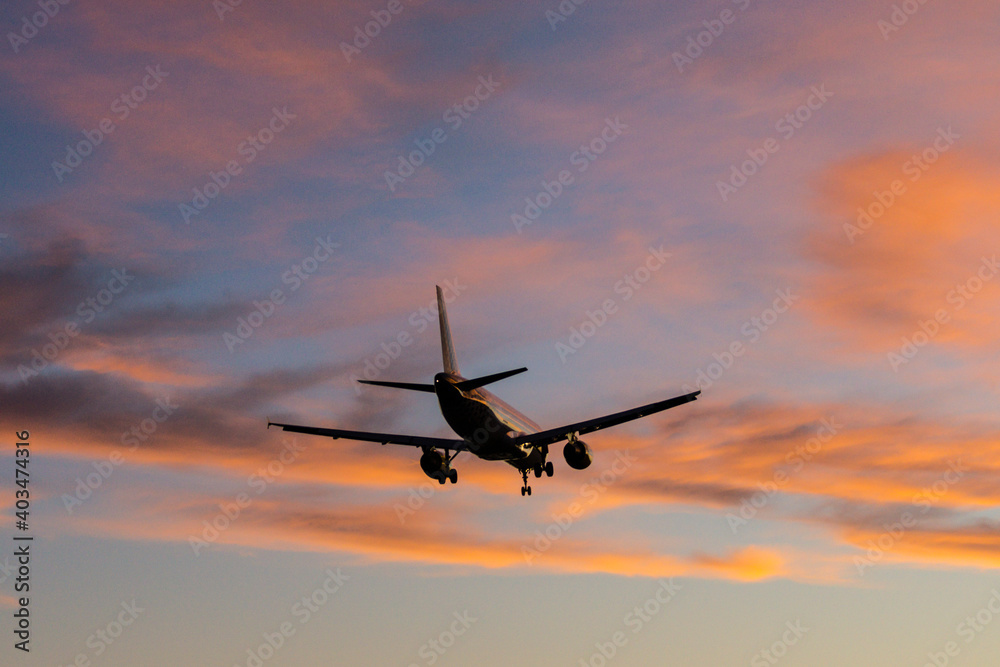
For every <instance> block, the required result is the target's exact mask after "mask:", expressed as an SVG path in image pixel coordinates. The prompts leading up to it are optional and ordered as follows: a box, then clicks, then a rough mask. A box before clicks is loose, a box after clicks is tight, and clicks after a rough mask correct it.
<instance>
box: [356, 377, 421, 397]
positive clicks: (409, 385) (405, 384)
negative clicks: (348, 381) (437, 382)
mask: <svg viewBox="0 0 1000 667" xmlns="http://www.w3.org/2000/svg"><path fill="white" fill-rule="evenodd" d="M358 382H360V383H361V384H374V385H378V386H379V387H393V388H395V389H409V390H410V391H426V392H428V393H431V394H433V393H434V385H432V384H412V383H410V382H378V381H376V380H358Z"/></svg>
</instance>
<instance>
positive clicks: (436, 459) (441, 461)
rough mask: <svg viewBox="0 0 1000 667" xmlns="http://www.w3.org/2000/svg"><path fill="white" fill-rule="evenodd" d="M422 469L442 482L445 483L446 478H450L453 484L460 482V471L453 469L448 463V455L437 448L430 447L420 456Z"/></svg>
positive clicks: (432, 477)
mask: <svg viewBox="0 0 1000 667" xmlns="http://www.w3.org/2000/svg"><path fill="white" fill-rule="evenodd" d="M420 469H421V470H423V471H424V474H425V475H427V476H428V477H430V478H431V479H436V480H437V481H438V482H440V483H441V484H444V482H445V480H450V481H451V483H452V484H455V483H456V482H458V471H456V470H453V469H452V468H451V466H450V465H449V464H448V459H447V457H445V455H444V454H443V453H442V452H439V451H438V450H436V449H428V450H426V451H425V452H424V453H423V454H422V455H421V456H420Z"/></svg>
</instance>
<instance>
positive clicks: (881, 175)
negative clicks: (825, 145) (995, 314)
mask: <svg viewBox="0 0 1000 667" xmlns="http://www.w3.org/2000/svg"><path fill="white" fill-rule="evenodd" d="M933 140H934V137H928V146H933V143H932V141H933ZM940 143H943V142H940ZM922 148H923V147H921V146H913V147H911V148H908V149H898V150H883V151H875V152H872V153H870V154H866V155H859V156H856V157H854V158H851V159H849V160H846V161H843V162H841V163H839V164H836V165H834V166H832V167H831V168H830V169H828V170H827V172H826V173H825V174H824V175H823V177H822V179H821V186H820V188H821V193H822V194H821V196H820V199H819V203H820V206H821V207H822V210H823V212H824V214H825V216H826V218H827V220H828V221H829V222H828V224H827V225H825V226H823V227H817V228H815V229H814V230H813V231H812V232H811V233H810V234H809V236H808V238H807V241H806V249H807V253H808V254H809V255H810V256H811V257H812V258H814V259H815V260H816V261H817V262H818V263H819V267H820V269H819V270H817V271H815V272H814V273H813V275H812V277H811V280H810V283H811V284H810V290H811V291H812V292H813V294H814V295H815V298H811V299H809V300H807V301H804V307H805V308H806V309H808V310H809V311H810V312H811V313H812V314H813V315H814V316H815V317H816V319H817V321H818V324H820V325H832V326H833V327H835V329H836V330H837V331H839V332H840V335H841V337H842V338H843V339H844V342H845V344H847V345H849V346H851V347H854V348H856V349H867V350H874V351H881V352H884V351H886V350H887V349H890V348H892V347H894V346H895V347H898V341H899V339H900V338H901V337H903V336H909V335H912V334H913V333H914V331H917V330H919V328H920V322H925V321H928V320H933V319H934V318H935V314H936V313H938V312H939V311H944V316H945V317H947V323H945V324H942V325H941V326H940V327H939V329H940V331H939V332H938V333H937V334H936V335H935V337H934V341H935V343H936V344H945V345H948V346H951V347H953V348H956V349H958V350H959V351H961V350H972V349H983V348H984V347H985V346H987V345H991V344H992V338H991V336H990V335H989V334H988V331H989V322H990V321H991V320H992V315H991V310H992V308H991V306H992V304H994V303H996V301H997V298H998V296H1000V280H994V279H993V278H994V277H995V276H996V273H997V270H996V269H995V268H993V267H994V264H995V261H996V259H995V258H996V254H995V252H994V251H993V249H995V248H997V247H998V246H1000V232H998V230H997V227H996V223H995V221H996V220H997V219H998V217H1000V194H998V193H997V190H996V188H995V187H994V184H995V182H996V179H997V176H998V173H997V171H996V169H995V168H994V166H992V165H991V163H989V162H987V161H984V160H983V159H981V158H980V157H978V156H977V155H976V154H975V153H974V152H973V151H971V150H968V149H966V148H959V147H955V148H952V149H951V151H950V152H947V153H944V154H941V157H940V158H939V159H937V160H936V161H935V162H933V163H928V162H925V161H923V160H922V159H921V157H920V156H921V153H922V150H921V149H922ZM930 154H933V153H930ZM920 164H923V165H925V167H926V168H925V169H923V170H922V169H921V167H920V166H918V165H920ZM893 183H895V184H896V186H897V193H896V194H894V193H893V191H892V186H893ZM983 276H985V277H986V280H983V279H982V277H983Z"/></svg>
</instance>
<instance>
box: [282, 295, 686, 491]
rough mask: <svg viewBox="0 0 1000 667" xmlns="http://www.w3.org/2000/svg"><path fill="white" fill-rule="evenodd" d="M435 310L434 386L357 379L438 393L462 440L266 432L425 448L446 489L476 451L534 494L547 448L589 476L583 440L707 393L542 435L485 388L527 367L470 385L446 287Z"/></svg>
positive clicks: (425, 459)
mask: <svg viewBox="0 0 1000 667" xmlns="http://www.w3.org/2000/svg"><path fill="white" fill-rule="evenodd" d="M437 305H438V323H439V325H440V328H441V355H442V357H443V360H444V372H442V373H438V374H436V375H435V376H434V383H433V384H413V383H409V382H381V381H375V380H358V382H361V383H363V384H371V385H378V386H381V387H393V388H395V389H409V390H411V391H423V392H427V393H430V394H435V395H437V399H438V404H439V405H440V407H441V414H442V415H443V416H444V420H445V421H446V422H448V426H450V427H451V429H452V430H453V431H455V433H456V434H458V435H459V436H460V437H461V439H449V438H430V437H425V436H420V435H395V434H391V433H369V432H366V431H346V430H343V429H336V428H317V427H313V426H298V425H296V424H279V423H276V422H271V421H270V420H269V421H268V423H267V426H268V428H270V427H271V426H279V427H281V428H282V429H283V430H285V431H289V432H292V433H305V434H308V435H320V436H326V437H330V438H333V439H335V440H336V439H338V438H344V439H346V440H362V441H367V442H380V443H382V444H383V445H385V444H394V445H408V446H410V447H419V448H420V449H421V450H423V454H422V455H421V456H420V467H421V469H423V471H424V473H425V474H426V475H427V476H428V477H430V478H432V479H436V480H437V481H438V482H439V483H441V484H444V483H445V481H446V480H450V481H451V483H452V484H455V483H456V482H458V471H457V470H455V469H454V468H452V467H451V462H452V460H454V458H455V457H456V456H458V454H459V453H461V452H471V453H473V454H475V455H476V456H478V457H479V458H481V459H485V460H487V461H505V462H507V463H509V464H510V465H512V466H514V467H515V468H517V470H518V471H520V473H521V480H522V484H521V495H522V496H523V495H529V496H530V495H531V487H530V486H528V473H529V472H534V473H535V477H541V476H542V473H543V472H544V473H545V474H546V476H548V477H551V476H552V473H553V468H552V462H551V461H549V460H548V454H549V445H552V444H555V443H558V442H562V441H563V440H566V441H567V442H566V445H565V446H564V447H563V458H565V460H566V463H567V464H568V465H569V467H571V468H574V469H576V470H583V469H584V468H587V467H588V466H589V465H590V464H591V462H592V461H593V457H592V455H591V453H590V448H589V447H588V446H587V444H586V443H585V442H584V441H583V440H580V439H579V437H578V436H580V435H582V434H585V433H591V432H593V431H597V430H600V429H602V428H608V427H609V426H615V425H617V424H623V423H625V422H627V421H632V420H633V419H639V418H640V417H646V416H647V415H651V414H654V413H657V412H661V411H663V410H668V409H670V408H673V407H677V406H678V405H683V404H685V403H688V402H690V401H693V400H695V399H696V398H697V397H698V394H700V393H701V392H700V391H695V392H692V393H690V394H684V395H683V396H677V397H675V398H669V399H667V400H665V401H658V402H656V403H650V404H649V405H643V406H641V407H638V408H632V409H631V410H624V411H622V412H616V413H614V414H611V415H606V416H604V417H597V418H596V419H588V420H586V421H581V422H576V423H574V424H567V425H566V426H560V427H559V428H552V429H547V430H544V431H543V430H541V429H540V427H539V426H538V424H536V423H535V422H533V421H531V420H530V419H528V418H527V417H525V416H524V415H523V414H521V413H520V412H518V411H517V410H515V409H514V408H512V407H511V406H509V405H507V404H506V403H504V402H503V401H501V400H500V399H499V398H497V397H496V396H494V395H493V394H491V393H490V392H488V391H486V390H485V389H483V387H484V386H485V385H488V384H491V383H493V382H497V381H498V380H503V379H504V378H508V377H510V376H512V375H516V374H518V373H523V372H524V371H526V370H528V369H527V368H517V369H515V370H512V371H504V372H502V373H495V374H493V375H485V376H483V377H478V378H472V379H468V378H465V377H463V376H462V374H461V373H460V372H459V370H458V362H457V361H456V360H455V348H454V347H453V346H452V343H451V329H450V328H449V326H448V313H447V311H446V310H445V303H444V296H443V294H442V292H441V288H440V287H438V288H437Z"/></svg>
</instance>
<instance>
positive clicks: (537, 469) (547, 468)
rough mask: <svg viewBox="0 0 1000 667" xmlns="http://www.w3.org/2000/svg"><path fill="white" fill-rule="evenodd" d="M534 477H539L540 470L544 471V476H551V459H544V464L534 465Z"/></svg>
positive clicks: (540, 474)
mask: <svg viewBox="0 0 1000 667" xmlns="http://www.w3.org/2000/svg"><path fill="white" fill-rule="evenodd" d="M534 470H535V477H541V476H542V471H544V472H545V476H546V477H552V461H546V462H545V465H540V466H535V468H534Z"/></svg>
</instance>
